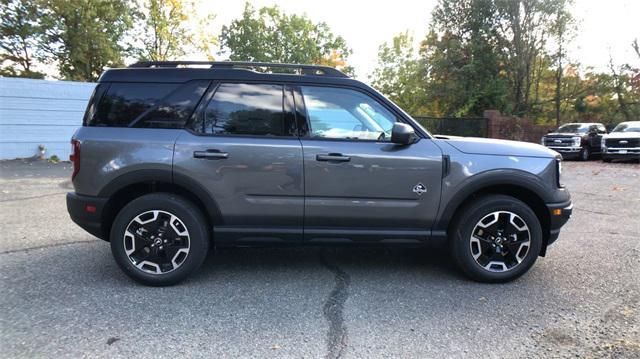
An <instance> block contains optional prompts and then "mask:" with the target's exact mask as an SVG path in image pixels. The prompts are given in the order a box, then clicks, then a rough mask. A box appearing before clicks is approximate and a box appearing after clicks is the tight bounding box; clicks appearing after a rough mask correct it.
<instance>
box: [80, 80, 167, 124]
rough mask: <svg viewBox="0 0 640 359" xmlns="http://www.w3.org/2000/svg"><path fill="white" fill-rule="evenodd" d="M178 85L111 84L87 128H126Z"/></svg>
mask: <svg viewBox="0 0 640 359" xmlns="http://www.w3.org/2000/svg"><path fill="white" fill-rule="evenodd" d="M178 86H179V84H158V83H154V84H150V83H144V84H142V83H113V84H111V85H110V86H109V89H108V90H107V93H105V94H104V95H103V96H102V99H101V100H100V103H99V104H98V108H97V111H96V113H95V115H94V116H93V118H92V119H91V121H87V125H88V126H109V127H127V126H129V124H130V123H131V122H132V121H133V120H134V119H136V117H138V116H139V115H140V114H142V113H143V112H144V111H146V110H148V109H150V108H151V107H153V106H155V105H156V104H158V102H159V101H160V100H161V99H163V98H164V97H165V96H167V95H168V94H169V93H170V92H171V91H173V90H175V89H176V88H177V87H178Z"/></svg>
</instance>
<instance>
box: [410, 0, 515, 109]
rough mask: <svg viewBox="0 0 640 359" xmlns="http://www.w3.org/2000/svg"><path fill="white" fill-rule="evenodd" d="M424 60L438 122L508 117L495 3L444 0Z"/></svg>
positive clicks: (424, 48)
mask: <svg viewBox="0 0 640 359" xmlns="http://www.w3.org/2000/svg"><path fill="white" fill-rule="evenodd" d="M432 21H433V22H432V24H431V31H430V32H429V34H428V35H427V37H426V39H425V40H424V41H423V42H422V46H421V55H422V57H423V59H424V64H425V66H426V73H427V76H428V80H427V83H426V93H427V95H428V96H429V101H433V102H435V105H434V106H432V107H433V109H434V112H433V115H436V116H481V115H482V113H483V111H484V110H486V109H498V110H500V111H503V112H505V111H507V110H508V107H507V102H506V97H507V87H506V86H507V77H506V76H505V73H504V71H503V69H502V68H501V63H500V57H499V55H500V51H501V38H500V36H499V35H498V33H497V30H496V23H497V21H498V20H497V10H496V7H495V5H494V3H493V2H492V1H490V0H463V1H453V0H441V1H440V3H439V4H438V6H437V7H436V9H435V10H434V12H433V14H432Z"/></svg>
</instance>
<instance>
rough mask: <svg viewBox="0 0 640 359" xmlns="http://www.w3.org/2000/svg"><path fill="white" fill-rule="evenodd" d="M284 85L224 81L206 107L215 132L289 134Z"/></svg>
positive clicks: (206, 116) (207, 128)
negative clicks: (285, 119) (286, 122)
mask: <svg viewBox="0 0 640 359" xmlns="http://www.w3.org/2000/svg"><path fill="white" fill-rule="evenodd" d="M282 106H283V96H282V85H266V84H221V85H220V86H218V89H217V90H216V92H215V94H214V95H213V98H212V99H211V101H210V102H209V104H208V106H207V108H206V110H205V111H204V131H205V133H212V134H233V135H261V136H284V135H290V134H291V133H292V132H291V129H289V128H286V127H288V126H285V121H284V113H283V107H282Z"/></svg>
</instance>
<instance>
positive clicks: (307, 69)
mask: <svg viewBox="0 0 640 359" xmlns="http://www.w3.org/2000/svg"><path fill="white" fill-rule="evenodd" d="M187 65H208V66H209V68H212V69H229V68H231V69H233V68H256V67H266V68H274V69H278V68H284V69H295V70H298V71H299V73H300V74H301V75H312V76H329V77H349V76H347V75H346V74H345V73H343V72H342V71H340V70H337V69H334V68H333V67H329V66H321V65H302V64H275V63H271V62H250V61H141V62H136V63H135V64H132V65H129V67H139V68H140V67H179V66H187Z"/></svg>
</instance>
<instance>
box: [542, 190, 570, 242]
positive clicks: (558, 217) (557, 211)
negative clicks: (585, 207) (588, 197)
mask: <svg viewBox="0 0 640 359" xmlns="http://www.w3.org/2000/svg"><path fill="white" fill-rule="evenodd" d="M547 210H548V211H549V218H550V223H549V239H548V240H547V245H549V244H551V243H553V242H555V241H556V239H558V236H559V235H560V229H561V228H562V226H564V225H565V224H566V223H567V221H569V218H571V214H572V213H573V203H571V201H570V200H569V201H567V202H562V203H549V204H547Z"/></svg>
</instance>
